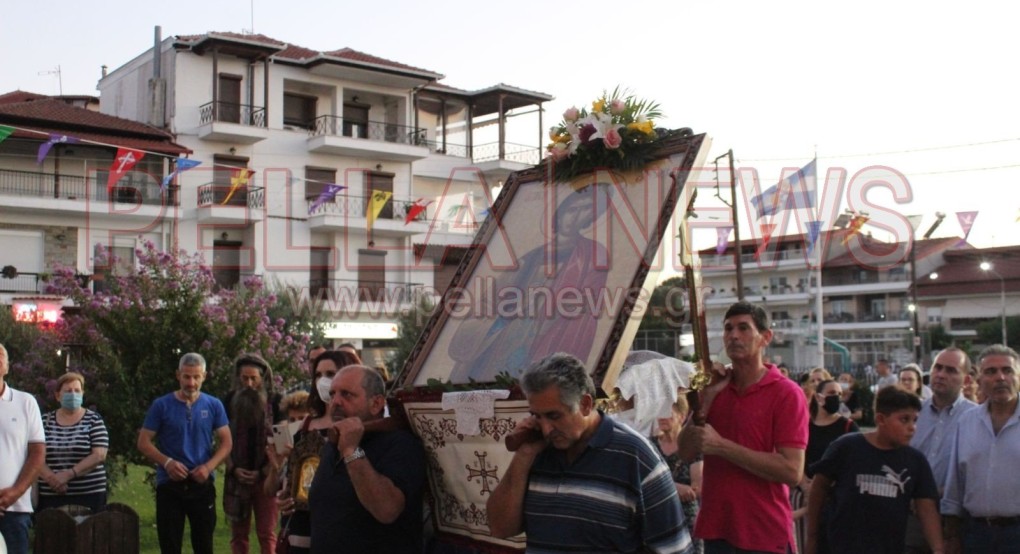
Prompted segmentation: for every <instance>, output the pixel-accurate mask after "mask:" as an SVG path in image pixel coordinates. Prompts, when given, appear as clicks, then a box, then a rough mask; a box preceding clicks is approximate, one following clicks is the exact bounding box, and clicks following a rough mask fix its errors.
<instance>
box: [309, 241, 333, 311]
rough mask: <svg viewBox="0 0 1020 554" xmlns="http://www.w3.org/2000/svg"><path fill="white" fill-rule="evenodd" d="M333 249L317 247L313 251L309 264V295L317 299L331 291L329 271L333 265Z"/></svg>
mask: <svg viewBox="0 0 1020 554" xmlns="http://www.w3.org/2000/svg"><path fill="white" fill-rule="evenodd" d="M332 251H333V249H332V248H329V247H315V246H313V247H312V249H311V259H310V260H309V263H308V294H309V295H310V296H311V297H313V298H317V297H319V296H320V295H322V294H323V293H325V292H326V291H327V290H328V289H329V285H330V282H329V271H330V269H332V267H333V265H332V263H331V261H330V254H331V253H332Z"/></svg>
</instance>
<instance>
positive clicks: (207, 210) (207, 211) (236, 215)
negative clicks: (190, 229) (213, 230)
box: [197, 183, 265, 225]
mask: <svg viewBox="0 0 1020 554" xmlns="http://www.w3.org/2000/svg"><path fill="white" fill-rule="evenodd" d="M230 189H231V185H219V184H214V183H208V184H205V185H202V186H200V187H198V204H197V207H198V221H199V223H229V224H241V225H247V224H249V223H254V222H256V221H262V218H263V212H264V209H263V208H265V191H264V189H263V188H262V187H248V186H242V187H238V188H237V190H235V191H234V194H230Z"/></svg>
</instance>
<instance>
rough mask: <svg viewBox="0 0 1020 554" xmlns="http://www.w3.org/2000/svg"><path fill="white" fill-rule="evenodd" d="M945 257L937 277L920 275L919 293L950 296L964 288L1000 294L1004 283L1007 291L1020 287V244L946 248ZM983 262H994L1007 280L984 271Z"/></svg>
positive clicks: (927, 295)
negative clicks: (930, 277) (1000, 280)
mask: <svg viewBox="0 0 1020 554" xmlns="http://www.w3.org/2000/svg"><path fill="white" fill-rule="evenodd" d="M956 240H959V239H956ZM942 256H943V258H944V259H945V262H946V263H945V264H944V265H941V266H939V267H938V268H937V269H936V270H935V271H936V272H937V273H938V278H937V279H928V278H927V277H925V278H923V279H922V278H921V276H920V275H919V276H918V278H917V285H918V288H917V293H918V295H919V296H922V297H938V296H947V295H954V294H959V293H960V292H961V291H966V292H968V293H971V294H986V293H996V292H999V291H1001V287H1002V285H1003V284H1005V287H1006V291H1007V292H1013V291H1017V290H1020V245H1013V246H1000V247H996V248H964V249H959V250H946V251H945V252H944V253H943V254H942ZM982 261H987V262H990V263H991V264H992V269H994V270H995V271H996V272H998V274H999V275H1002V278H1003V282H999V278H998V277H997V276H995V274H993V273H992V272H990V271H988V272H986V271H982V270H981V268H980V267H979V266H980V263H981V262H982Z"/></svg>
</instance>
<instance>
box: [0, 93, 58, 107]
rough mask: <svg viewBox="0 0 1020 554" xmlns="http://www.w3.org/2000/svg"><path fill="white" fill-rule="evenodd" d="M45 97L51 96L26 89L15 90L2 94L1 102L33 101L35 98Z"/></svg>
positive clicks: (0, 95)
mask: <svg viewBox="0 0 1020 554" xmlns="http://www.w3.org/2000/svg"><path fill="white" fill-rule="evenodd" d="M43 98H49V96H46V95H45V94H38V93H35V92H28V91H24V90H14V91H11V92H7V93H4V94H0V104H14V103H17V102H31V101H33V100H42V99H43Z"/></svg>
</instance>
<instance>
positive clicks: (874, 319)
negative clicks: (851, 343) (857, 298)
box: [822, 311, 910, 331]
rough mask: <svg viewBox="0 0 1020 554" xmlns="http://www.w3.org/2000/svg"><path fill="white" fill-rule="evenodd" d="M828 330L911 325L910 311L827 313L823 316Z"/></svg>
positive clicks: (896, 327)
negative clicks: (857, 313)
mask: <svg viewBox="0 0 1020 554" xmlns="http://www.w3.org/2000/svg"><path fill="white" fill-rule="evenodd" d="M822 321H823V322H824V323H825V329H826V330H827V331H829V330H832V331H855V330H862V329H901V328H909V327H910V313H909V312H905V311H902V312H898V311H889V312H865V313H862V314H860V315H856V314H853V313H849V312H838V313H832V312H830V313H827V314H825V315H824V316H823V318H822Z"/></svg>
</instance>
